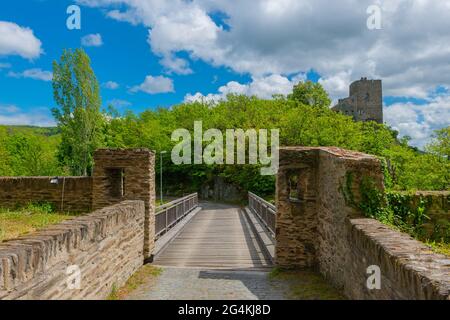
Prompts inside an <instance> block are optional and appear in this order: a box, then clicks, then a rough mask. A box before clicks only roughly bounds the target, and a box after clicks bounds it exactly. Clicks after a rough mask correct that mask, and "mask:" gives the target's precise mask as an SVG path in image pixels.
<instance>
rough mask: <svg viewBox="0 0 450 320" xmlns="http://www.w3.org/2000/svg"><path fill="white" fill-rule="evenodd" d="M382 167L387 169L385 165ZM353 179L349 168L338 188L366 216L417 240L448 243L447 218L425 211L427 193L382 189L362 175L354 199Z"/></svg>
mask: <svg viewBox="0 0 450 320" xmlns="http://www.w3.org/2000/svg"><path fill="white" fill-rule="evenodd" d="M382 163H383V162H382ZM385 164H386V163H385ZM382 168H384V169H383V172H385V171H386V172H387V169H386V168H387V167H386V166H385V165H382ZM387 173H388V172H387ZM388 176H390V175H389V174H388ZM386 181H387V183H386ZM354 183H355V178H354V173H352V172H348V173H347V174H346V176H345V183H344V186H343V188H341V189H342V192H343V196H344V199H345V201H346V203H347V204H348V205H350V206H353V207H355V208H358V209H359V210H361V212H362V213H363V214H364V216H365V217H368V218H373V219H377V220H379V221H380V222H382V223H385V224H388V225H390V226H393V227H394V228H396V229H398V230H400V231H402V232H406V233H408V234H410V235H411V236H413V237H415V238H417V239H419V240H423V241H437V242H444V243H450V222H449V221H448V220H446V219H440V220H438V221H435V222H432V221H431V218H430V217H429V215H428V214H427V213H428V211H429V209H430V207H431V205H432V200H431V198H430V197H425V196H417V195H415V194H414V193H413V192H409V193H404V192H396V191H385V192H382V191H380V190H379V189H378V188H377V187H376V184H375V181H374V179H373V178H372V177H367V176H365V177H362V179H361V181H360V182H359V185H358V186H356V187H357V188H358V189H359V196H360V200H359V201H358V202H356V201H355V195H354V194H353V188H354V187H355V186H354ZM388 183H389V180H388V179H387V180H385V184H386V185H387V184H388ZM427 225H428V226H427ZM430 225H431V228H430Z"/></svg>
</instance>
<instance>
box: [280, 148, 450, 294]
mask: <svg viewBox="0 0 450 320" xmlns="http://www.w3.org/2000/svg"><path fill="white" fill-rule="evenodd" d="M363 179H370V181H372V183H373V186H374V188H377V189H379V190H380V191H381V190H383V188H384V186H383V175H382V170H381V164H380V162H379V160H378V159H377V158H375V157H373V156H370V155H366V154H362V153H358V152H352V151H346V150H342V149H339V148H305V147H290V148H280V168H279V171H278V175H277V194H276V201H277V211H278V212H277V225H276V241H277V245H276V253H275V261H276V263H277V264H278V265H279V266H281V267H286V268H295V267H302V268H303V267H306V268H314V269H317V270H319V271H320V272H321V273H322V274H323V275H324V276H325V277H326V278H327V279H328V280H329V281H330V282H332V283H333V284H334V285H335V286H336V287H338V288H340V289H342V290H343V291H344V293H345V294H346V295H347V296H348V297H349V298H351V299H450V298H449V294H450V260H449V259H448V258H445V257H444V256H442V255H437V254H434V253H432V252H431V251H430V249H429V248H427V247H426V246H425V245H423V244H421V243H420V242H418V241H415V240H413V239H412V238H411V237H409V236H408V235H405V234H401V233H399V232H397V231H394V230H391V229H389V228H388V227H386V226H384V225H382V224H381V223H379V222H378V221H376V220H373V219H364V218H363V217H362V213H361V212H360V210H359V209H358V208H357V206H355V205H354V203H359V202H360V200H361V193H360V186H361V182H362V181H363ZM349 194H350V195H351V197H349ZM349 198H351V199H349ZM371 265H377V266H379V267H380V269H381V277H382V279H381V289H379V290H378V289H373V290H369V289H368V288H367V285H366V281H367V278H368V277H369V275H368V274H367V268H368V267H369V266H371Z"/></svg>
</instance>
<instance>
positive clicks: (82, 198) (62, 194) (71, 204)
mask: <svg viewBox="0 0 450 320" xmlns="http://www.w3.org/2000/svg"><path fill="white" fill-rule="evenodd" d="M52 179H53V180H54V178H52V177H0V207H3V208H11V209H14V208H16V207H18V206H24V205H27V204H29V203H39V202H47V203H51V204H52V205H54V207H55V209H56V210H58V211H71V212H89V211H90V210H91V202H92V201H91V194H92V178H90V177H61V178H58V179H57V183H51V181H52Z"/></svg>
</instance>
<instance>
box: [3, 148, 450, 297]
mask: <svg viewBox="0 0 450 320" xmlns="http://www.w3.org/2000/svg"><path fill="white" fill-rule="evenodd" d="M46 179H47V180H46ZM368 180H370V181H371V184H372V185H373V187H374V188H376V189H378V190H380V191H381V190H383V175H382V170H381V164H380V161H379V160H378V159H377V158H375V157H373V156H370V155H366V154H362V153H358V152H351V151H346V150H342V149H338V148H304V147H290V148H281V149H280V168H279V172H278V175H277V185H276V206H274V205H272V204H270V203H267V202H265V201H264V200H263V199H261V198H259V197H258V196H257V195H254V194H252V193H249V206H248V207H246V208H241V207H238V206H231V205H225V204H218V203H208V202H204V203H202V202H200V203H199V202H198V197H197V195H196V194H193V195H189V196H186V197H184V198H182V199H179V200H176V201H174V202H171V203H169V204H166V205H164V206H161V207H158V208H156V207H155V180H154V154H153V153H152V152H150V151H148V150H146V149H132V150H128V149H127V150H112V149H102V150H98V151H97V152H96V153H95V168H94V173H93V177H86V178H70V177H66V178H57V179H56V178H53V179H51V178H4V179H0V205H2V206H7V205H11V206H13V205H17V204H19V203H24V202H25V201H26V202H30V201H42V200H46V201H50V202H53V203H54V204H55V205H56V206H58V207H59V208H84V209H89V210H95V211H94V212H93V213H92V214H89V215H87V216H83V217H80V218H77V219H74V220H71V221H70V222H64V223H62V224H61V225H58V226H55V227H51V228H49V229H48V230H45V231H42V232H39V233H37V234H34V235H28V236H25V237H22V238H20V239H16V240H12V241H9V242H6V243H3V244H0V261H1V263H0V299H2V298H3V299H73V298H75V299H76V298H99V297H104V296H105V295H107V293H108V292H110V290H111V287H112V285H121V284H123V283H124V282H125V281H126V279H128V277H129V276H130V275H131V274H132V273H133V272H135V271H136V270H137V269H138V268H139V267H140V266H141V265H142V263H143V262H144V261H145V262H147V263H148V262H150V263H153V264H155V265H159V266H165V267H169V268H175V269H176V268H184V269H182V270H189V268H191V269H192V268H194V269H201V270H209V271H208V272H209V273H208V272H206V274H207V275H208V277H210V276H213V277H217V273H214V274H213V275H211V272H212V270H216V271H215V272H225V271H227V270H228V271H230V270H234V271H239V272H246V271H251V272H267V271H268V270H269V269H270V268H272V267H273V266H279V267H282V268H288V269H292V268H300V269H304V268H307V269H313V270H317V271H318V272H320V273H321V274H322V275H323V276H324V277H325V278H326V279H327V281H329V282H330V283H331V284H332V285H333V286H335V287H337V288H339V289H340V290H342V292H343V293H344V294H345V295H346V296H347V297H348V298H352V299H449V293H450V261H449V259H448V257H445V256H443V255H438V254H434V253H432V252H430V249H429V248H428V247H426V246H425V245H423V244H422V243H420V242H418V241H415V240H413V239H411V238H410V237H409V236H407V235H405V234H401V233H399V232H396V231H394V230H392V229H390V228H388V227H386V226H384V225H382V224H381V223H379V222H377V221H375V220H373V219H366V218H364V217H363V216H362V213H361V212H360V210H359V208H358V206H355V205H354V204H355V203H358V202H359V201H360V200H361V183H362V182H363V181H368ZM77 185H78V186H80V185H81V186H82V190H81V191H80V188H77ZM17 190H20V192H18V191H17ZM80 192H83V196H81V197H80ZM86 194H87V195H88V197H90V198H89V201H86ZM81 200H83V201H81ZM80 201H81V202H80ZM92 261H96V263H95V266H94V268H92V263H93V262H92ZM71 265H76V266H78V267H79V268H80V269H81V271H82V272H81V273H82V274H83V276H84V280H83V281H84V282H83V283H87V284H89V285H86V286H85V287H83V288H81V289H79V290H73V291H70V290H67V279H66V268H67V267H68V266H71ZM374 266H375V267H376V269H377V270H379V271H380V274H379V278H380V279H379V280H380V281H379V282H380V286H376V287H375V288H373V287H371V286H370V285H368V277H369V276H370V272H369V274H368V270H375V269H373V267H374ZM171 270H172V269H171ZM180 272H181V273H180ZM183 272H187V271H179V272H178V273H177V272H175V274H173V275H170V274H169V279H168V281H169V282H170V281H172V283H173V279H174V278H176V275H178V276H179V277H180V278H177V279H178V280H177V281H181V280H180V279H184V280H186V281H187V280H189V279H190V277H191V276H190V275H189V273H183ZM203 275H205V273H203ZM249 275H250V277H256V278H258V277H259V275H258V274H254V273H253V274H249V273H246V275H245V276H244V278H245V277H248V276H249ZM228 276H229V275H227V277H228ZM234 276H235V274H233V277H234ZM171 277H172V279H171ZM256 278H255V279H256ZM196 279H197V278H196ZM246 279H247V278H246ZM251 279H253V278H251ZM258 279H259V278H258ZM184 280H183V281H184ZM252 281H254V279H253V280H251V281H250V282H252ZM255 281H256V280H255ZM193 283H194V284H195V281H194V282H192V283H191V285H194V284H193ZM252 283H253V282H252ZM255 288H256V289H255V290H256V291H258V290H259V292H260V291H261V290H262V291H264V290H266V289H264V288H265V286H264V285H261V284H260V282H257V283H256V284H255ZM258 288H259V289H258ZM261 288H263V289H261ZM197 289H198V288H195V287H194V288H191V291H192V290H194V291H195V290H197ZM168 290H169V291H170V288H169V289H168ZM233 290H234V291H239V290H240V289H236V288H232V289H231V291H232V292H234V291H233ZM166 291H167V290H166ZM219 291H220V290H219ZM166 293H167V292H166ZM260 293H261V292H260ZM147 294H148V293H147ZM158 294H161V296H160V298H161V297H164V292H159V293H158ZM144 297H147V298H150V297H149V296H148V295H147V296H146V295H145V294H144ZM167 297H168V298H170V297H171V296H170V295H168V296H167ZM181 297H182V298H192V297H190V296H181ZM244 297H247V296H244ZM260 297H263V298H270V297H268V296H267V295H265V294H264V292H262V293H261V294H260ZM247 298H248V297H247Z"/></svg>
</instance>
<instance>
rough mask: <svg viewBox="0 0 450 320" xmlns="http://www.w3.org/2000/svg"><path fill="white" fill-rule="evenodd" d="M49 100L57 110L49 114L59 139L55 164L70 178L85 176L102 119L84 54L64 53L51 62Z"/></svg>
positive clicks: (78, 51)
mask: <svg viewBox="0 0 450 320" xmlns="http://www.w3.org/2000/svg"><path fill="white" fill-rule="evenodd" d="M53 96H54V99H55V102H56V104H57V105H58V108H54V109H53V110H52V112H53V115H54V117H55V119H56V120H57V122H58V127H59V129H60V130H61V136H62V141H61V144H60V146H59V148H58V157H59V160H60V161H61V162H62V163H63V164H64V165H67V166H68V167H69V168H70V171H71V173H72V174H73V175H87V174H89V173H90V170H91V168H92V162H93V159H92V154H93V152H94V151H95V149H96V148H98V147H99V146H101V145H102V143H103V140H104V137H103V125H104V116H103V115H102V113H101V111H100V106H101V97H100V90H99V84H98V81H97V78H96V76H95V74H94V71H93V70H92V68H91V65H90V59H89V57H88V55H87V54H86V53H85V52H84V50H82V49H76V50H75V51H72V50H64V52H63V54H62V56H61V59H60V61H59V62H57V61H54V62H53Z"/></svg>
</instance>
